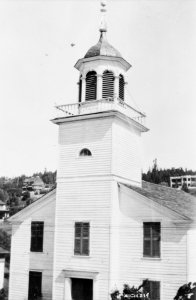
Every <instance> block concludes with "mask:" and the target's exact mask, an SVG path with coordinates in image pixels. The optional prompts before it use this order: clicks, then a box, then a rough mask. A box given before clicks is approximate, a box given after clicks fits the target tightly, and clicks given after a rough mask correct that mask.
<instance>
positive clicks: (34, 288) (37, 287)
mask: <svg viewBox="0 0 196 300" xmlns="http://www.w3.org/2000/svg"><path fill="white" fill-rule="evenodd" d="M38 297H42V273H41V272H34V271H30V272H29V296H28V300H34V299H38ZM39 299H40V298H39Z"/></svg>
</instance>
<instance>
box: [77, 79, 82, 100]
mask: <svg viewBox="0 0 196 300" xmlns="http://www.w3.org/2000/svg"><path fill="white" fill-rule="evenodd" d="M78 84H79V93H78V101H79V102H81V101H82V75H81V76H80V79H79V83H78Z"/></svg>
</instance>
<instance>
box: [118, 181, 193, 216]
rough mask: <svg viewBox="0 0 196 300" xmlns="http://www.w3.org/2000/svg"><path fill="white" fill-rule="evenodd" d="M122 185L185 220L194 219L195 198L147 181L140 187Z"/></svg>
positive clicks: (180, 191)
mask: <svg viewBox="0 0 196 300" xmlns="http://www.w3.org/2000/svg"><path fill="white" fill-rule="evenodd" d="M124 185H125V186H127V187H128V188H130V189H132V190H134V191H135V192H137V193H139V194H141V195H143V196H145V197H147V198H149V199H151V200H153V201H155V202H156V203H158V204H160V205H161V206H164V207H166V208H169V209H170V210H172V211H174V212H176V213H178V214H180V215H182V216H184V217H186V218H189V219H194V218H196V198H195V197H194V196H191V195H190V194H188V193H185V192H184V191H182V190H177V189H174V188H171V187H166V186H163V185H160V184H154V183H151V182H147V181H142V187H137V186H132V185H127V184H124Z"/></svg>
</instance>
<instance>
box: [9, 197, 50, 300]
mask: <svg viewBox="0 0 196 300" xmlns="http://www.w3.org/2000/svg"><path fill="white" fill-rule="evenodd" d="M52 197H54V195H53V196H52ZM54 210H55V201H53V202H52V201H51V202H50V203H47V206H44V207H42V208H40V209H39V208H38V209H37V210H36V211H34V212H32V214H31V216H26V217H23V218H24V220H22V222H21V223H19V224H13V225H12V245H11V264H10V286H9V300H16V299H17V300H26V299H27V298H28V277H29V271H30V270H34V271H40V272H42V292H43V300H44V299H47V300H48V299H52V267H53V252H54V249H53V247H54ZM32 221H43V222H44V242H43V253H35V252H30V240H31V222H32Z"/></svg>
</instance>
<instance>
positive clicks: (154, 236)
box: [143, 222, 161, 257]
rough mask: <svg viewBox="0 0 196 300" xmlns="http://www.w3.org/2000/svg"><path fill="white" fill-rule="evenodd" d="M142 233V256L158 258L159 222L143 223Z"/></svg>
mask: <svg viewBox="0 0 196 300" xmlns="http://www.w3.org/2000/svg"><path fill="white" fill-rule="evenodd" d="M143 233H144V240H143V243H144V247H143V255H144V256H147V257H160V252H161V251H160V248H161V247H160V242H161V224H160V223H159V222H145V223H143Z"/></svg>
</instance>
